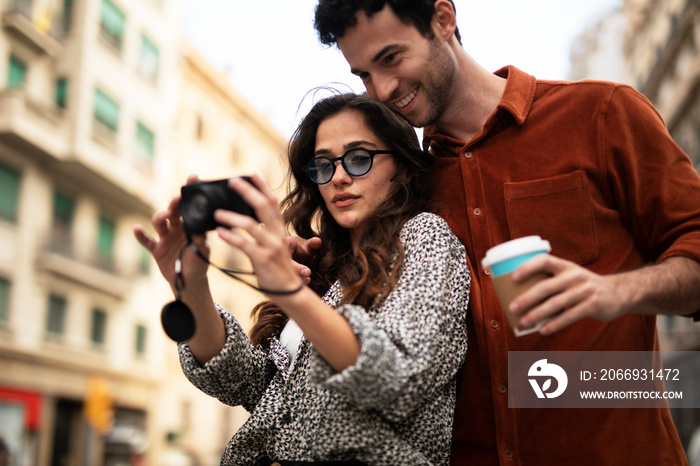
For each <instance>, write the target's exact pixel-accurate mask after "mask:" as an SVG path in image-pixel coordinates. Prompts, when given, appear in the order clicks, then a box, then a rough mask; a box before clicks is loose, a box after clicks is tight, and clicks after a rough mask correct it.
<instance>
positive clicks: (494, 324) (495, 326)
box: [491, 319, 498, 328]
mask: <svg viewBox="0 0 700 466" xmlns="http://www.w3.org/2000/svg"><path fill="white" fill-rule="evenodd" d="M491 327H493V328H498V321H497V320H496V319H493V320H492V321H491Z"/></svg>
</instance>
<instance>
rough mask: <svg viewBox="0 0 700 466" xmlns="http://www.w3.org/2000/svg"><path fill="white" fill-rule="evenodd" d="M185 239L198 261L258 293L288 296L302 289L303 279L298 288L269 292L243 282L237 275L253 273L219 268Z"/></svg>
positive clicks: (253, 273)
mask: <svg viewBox="0 0 700 466" xmlns="http://www.w3.org/2000/svg"><path fill="white" fill-rule="evenodd" d="M187 239H188V241H189V245H190V247H191V248H192V250H194V252H195V253H196V254H197V256H198V257H199V258H200V259H202V260H203V261H204V262H206V263H207V264H209V265H211V266H212V267H214V268H215V269H217V270H219V271H220V272H222V273H224V274H226V275H228V276H229V277H231V278H233V279H234V280H238V281H239V282H241V283H243V284H244V285H247V286H249V287H250V288H252V289H254V290H256V291H259V292H261V293H265V294H269V295H275V296H288V295H292V294H294V293H296V292H298V291H301V289H302V288H304V285H305V283H304V279H303V278H302V279H301V283H300V284H299V286H298V287H296V288H294V289H293V290H270V289H267V288H260V287H257V286H255V285H253V284H252V283H250V282H248V281H246V280H243V279H242V278H241V277H238V276H237V274H238V275H255V272H250V271H247V270H233V269H224V268H222V267H219V266H218V265H216V264H213V263H212V262H210V261H209V258H208V257H207V256H205V255H204V254H202V252H201V251H200V250H199V248H197V246H196V245H195V244H194V242H193V241H192V240H191V239H190V238H189V237H188V238H187Z"/></svg>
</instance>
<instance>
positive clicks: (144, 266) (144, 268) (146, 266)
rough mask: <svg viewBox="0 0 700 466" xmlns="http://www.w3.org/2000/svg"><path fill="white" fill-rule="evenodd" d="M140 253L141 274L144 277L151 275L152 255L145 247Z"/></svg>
mask: <svg viewBox="0 0 700 466" xmlns="http://www.w3.org/2000/svg"><path fill="white" fill-rule="evenodd" d="M139 251H140V258H139V272H141V273H142V274H143V275H148V274H150V273H151V257H152V256H151V253H150V252H148V249H146V248H144V247H141V248H140V250H139Z"/></svg>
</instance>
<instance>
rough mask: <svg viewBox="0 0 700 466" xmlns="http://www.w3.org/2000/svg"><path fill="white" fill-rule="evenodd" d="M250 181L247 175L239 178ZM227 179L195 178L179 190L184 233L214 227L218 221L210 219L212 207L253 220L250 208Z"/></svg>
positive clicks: (253, 213) (207, 229) (253, 215)
mask: <svg viewBox="0 0 700 466" xmlns="http://www.w3.org/2000/svg"><path fill="white" fill-rule="evenodd" d="M242 178H243V179H244V180H246V181H248V182H250V177H248V176H244V177H242ZM228 182H229V180H228V179H224V180H213V181H197V182H195V183H190V184H187V185H185V186H183V187H182V188H181V189H180V193H181V195H182V200H181V201H180V214H181V215H182V223H183V226H184V229H185V233H187V234H188V235H192V234H196V233H205V232H207V231H210V230H214V229H215V228H216V227H218V226H220V225H221V224H220V223H219V222H217V221H216V220H214V211H215V210H216V209H226V210H231V211H233V212H237V213H239V214H243V215H248V216H250V217H253V218H255V219H257V217H256V216H255V212H254V211H253V209H252V208H251V207H250V206H249V205H248V204H246V202H245V201H244V200H243V199H242V198H241V196H239V195H238V193H236V192H235V191H234V190H232V189H231V188H230V187H229V185H228Z"/></svg>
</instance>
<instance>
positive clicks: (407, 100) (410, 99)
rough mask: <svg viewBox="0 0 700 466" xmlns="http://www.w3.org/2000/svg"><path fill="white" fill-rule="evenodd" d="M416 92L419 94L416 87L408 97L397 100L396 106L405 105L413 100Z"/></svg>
mask: <svg viewBox="0 0 700 466" xmlns="http://www.w3.org/2000/svg"><path fill="white" fill-rule="evenodd" d="M416 94H418V89H414V90H413V92H411V93H410V94H408V95H407V96H406V97H404V98H403V99H401V100H399V101H398V102H396V106H397V107H399V108H403V107H405V106H406V105H408V104H409V103H410V102H411V101H412V100H413V98H414V97H415V96H416Z"/></svg>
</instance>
